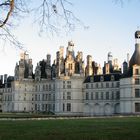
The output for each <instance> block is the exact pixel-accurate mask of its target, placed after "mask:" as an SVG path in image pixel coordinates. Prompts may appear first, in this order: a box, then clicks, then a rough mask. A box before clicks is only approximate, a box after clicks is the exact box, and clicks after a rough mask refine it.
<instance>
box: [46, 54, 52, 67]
mask: <svg viewBox="0 0 140 140" xmlns="http://www.w3.org/2000/svg"><path fill="white" fill-rule="evenodd" d="M47 66H51V55H50V54H47Z"/></svg>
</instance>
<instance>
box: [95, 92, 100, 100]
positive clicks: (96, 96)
mask: <svg viewBox="0 0 140 140" xmlns="http://www.w3.org/2000/svg"><path fill="white" fill-rule="evenodd" d="M95 99H96V100H98V99H99V94H98V92H96V93H95Z"/></svg>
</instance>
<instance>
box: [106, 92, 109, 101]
mask: <svg viewBox="0 0 140 140" xmlns="http://www.w3.org/2000/svg"><path fill="white" fill-rule="evenodd" d="M106 100H109V92H106Z"/></svg>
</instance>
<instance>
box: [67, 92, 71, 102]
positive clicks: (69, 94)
mask: <svg viewBox="0 0 140 140" xmlns="http://www.w3.org/2000/svg"><path fill="white" fill-rule="evenodd" d="M67 100H71V92H67Z"/></svg>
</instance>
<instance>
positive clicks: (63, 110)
mask: <svg viewBox="0 0 140 140" xmlns="http://www.w3.org/2000/svg"><path fill="white" fill-rule="evenodd" d="M64 111H65V104H63V112H64Z"/></svg>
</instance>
